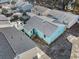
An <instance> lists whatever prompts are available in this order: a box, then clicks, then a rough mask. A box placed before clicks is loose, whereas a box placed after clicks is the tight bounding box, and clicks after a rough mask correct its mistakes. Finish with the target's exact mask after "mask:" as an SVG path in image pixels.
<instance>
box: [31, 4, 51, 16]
mask: <svg viewBox="0 0 79 59" xmlns="http://www.w3.org/2000/svg"><path fill="white" fill-rule="evenodd" d="M49 11H50V9H48V8H46V7H43V6H39V5H36V6H34V7H33V8H32V13H34V14H37V15H47V14H48V12H49Z"/></svg>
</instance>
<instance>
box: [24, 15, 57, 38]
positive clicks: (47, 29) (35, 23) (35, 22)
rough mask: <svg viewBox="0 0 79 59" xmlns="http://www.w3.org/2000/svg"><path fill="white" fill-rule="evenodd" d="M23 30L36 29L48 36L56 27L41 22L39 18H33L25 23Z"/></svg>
mask: <svg viewBox="0 0 79 59" xmlns="http://www.w3.org/2000/svg"><path fill="white" fill-rule="evenodd" d="M24 28H26V29H27V30H32V29H33V28H36V29H38V30H40V31H41V32H43V33H44V34H45V35H47V36H49V35H51V34H52V33H53V32H54V31H55V30H56V29H57V26H56V25H54V24H51V23H49V22H46V21H45V22H43V20H42V19H41V18H38V17H36V16H34V17H32V18H31V19H30V20H28V21H27V23H26V24H25V26H24Z"/></svg>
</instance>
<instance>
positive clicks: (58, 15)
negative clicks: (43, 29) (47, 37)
mask: <svg viewBox="0 0 79 59" xmlns="http://www.w3.org/2000/svg"><path fill="white" fill-rule="evenodd" d="M32 13H35V14H37V15H42V16H47V17H49V18H52V19H55V20H52V22H54V23H59V24H64V25H66V27H67V28H71V27H72V26H73V25H74V24H75V23H76V22H77V21H78V15H75V14H72V13H70V12H64V11H60V10H56V9H53V10H51V9H48V8H46V7H42V6H35V7H34V8H33V11H32ZM48 21H49V20H48Z"/></svg>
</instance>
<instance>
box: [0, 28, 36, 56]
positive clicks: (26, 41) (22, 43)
mask: <svg viewBox="0 0 79 59" xmlns="http://www.w3.org/2000/svg"><path fill="white" fill-rule="evenodd" d="M0 32H2V33H3V34H4V35H5V37H6V39H7V40H8V42H9V44H10V45H11V47H12V49H13V50H14V52H15V53H16V55H18V54H21V53H23V52H25V51H28V50H30V49H32V48H34V47H36V44H35V43H34V42H33V41H32V40H31V39H30V38H29V37H27V36H26V35H25V34H24V33H23V32H21V31H18V30H16V29H15V28H14V27H9V28H2V29H0Z"/></svg>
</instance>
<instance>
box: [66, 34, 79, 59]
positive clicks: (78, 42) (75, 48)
mask: <svg viewBox="0 0 79 59" xmlns="http://www.w3.org/2000/svg"><path fill="white" fill-rule="evenodd" d="M67 39H68V40H69V42H71V43H72V51H71V57H70V59H79V37H75V36H73V35H70V36H68V37H67Z"/></svg>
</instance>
